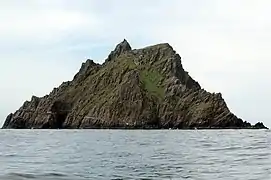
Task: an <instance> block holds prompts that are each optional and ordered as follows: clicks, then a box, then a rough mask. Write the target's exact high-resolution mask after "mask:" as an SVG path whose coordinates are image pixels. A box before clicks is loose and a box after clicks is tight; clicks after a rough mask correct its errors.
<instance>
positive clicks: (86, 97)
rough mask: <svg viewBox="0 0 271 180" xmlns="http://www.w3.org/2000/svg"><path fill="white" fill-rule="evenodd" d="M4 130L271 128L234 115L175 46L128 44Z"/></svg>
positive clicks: (89, 65) (30, 105) (24, 110)
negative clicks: (192, 71) (190, 69)
mask: <svg viewBox="0 0 271 180" xmlns="http://www.w3.org/2000/svg"><path fill="white" fill-rule="evenodd" d="M3 128H179V129H185V128H265V126H264V125H263V124H262V123H257V124H256V125H255V126H252V125H251V124H250V123H247V122H244V121H242V120H241V119H240V118H238V117H236V116H235V115H234V114H232V113H231V112H230V110H229V109H228V107H227V105H226V103H225V101H224V100H223V98H222V95H221V94H220V93H217V94H215V93H209V92H207V91H205V90H204V89H202V88H201V86H200V85H199V83H198V82H196V81H195V80H194V79H192V78H191V76H190V75H189V74H188V72H186V71H185V70H184V69H183V66H182V64H181V57H180V56H179V54H177V53H176V52H175V51H174V50H173V48H172V47H171V46H170V45H169V44H167V43H165V44H157V45H154V46H149V47H146V48H143V49H136V50H132V48H131V46H130V45H129V43H128V42H127V41H126V40H124V41H123V42H121V43H120V44H118V45H117V46H116V48H115V50H114V51H112V52H111V53H110V55H109V56H108V58H107V59H106V60H105V63H104V64H102V65H99V64H96V63H95V62H93V61H92V60H87V61H86V62H85V63H83V64H82V67H81V69H80V71H79V72H78V73H77V74H76V75H75V77H74V79H73V80H72V81H69V82H64V83H62V84H61V85H60V86H59V87H58V88H55V89H54V90H53V91H52V92H51V93H50V94H49V95H46V96H44V97H42V98H38V97H35V96H33V97H32V99H31V101H26V102H25V103H24V104H23V106H22V107H21V108H20V109H19V110H17V111H16V112H15V113H14V114H10V115H9V116H8V117H7V119H6V121H5V123H4V126H3Z"/></svg>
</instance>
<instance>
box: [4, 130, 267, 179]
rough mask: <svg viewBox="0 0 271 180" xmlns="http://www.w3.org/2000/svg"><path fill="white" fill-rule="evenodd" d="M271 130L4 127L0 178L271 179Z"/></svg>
mask: <svg viewBox="0 0 271 180" xmlns="http://www.w3.org/2000/svg"><path fill="white" fill-rule="evenodd" d="M270 135H271V131H270V130H35V129H33V130H0V180H28V179H29V180H35V179H37V180H85V179H93V180H111V179H112V180H113V179H114V180H117V179H119V180H121V179H124V180H126V179H127V180H130V179H131V180H132V179H141V180H152V179H153V180H160V179H165V180H167V179H168V180H173V179H174V180H177V179H191V180H271V136H270Z"/></svg>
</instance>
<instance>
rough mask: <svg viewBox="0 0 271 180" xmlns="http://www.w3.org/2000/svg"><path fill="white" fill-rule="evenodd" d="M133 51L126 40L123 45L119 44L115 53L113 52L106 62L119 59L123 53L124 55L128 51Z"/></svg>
mask: <svg viewBox="0 0 271 180" xmlns="http://www.w3.org/2000/svg"><path fill="white" fill-rule="evenodd" d="M131 50H132V48H131V46H130V44H129V43H128V41H127V40H126V39H124V40H123V41H122V42H121V43H119V44H117V46H116V47H115V49H114V51H111V53H110V54H109V56H108V58H107V59H106V60H105V62H107V61H111V60H112V59H114V58H116V57H118V56H119V55H121V54H122V53H124V52H126V51H131Z"/></svg>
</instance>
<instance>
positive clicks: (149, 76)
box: [140, 70, 164, 99]
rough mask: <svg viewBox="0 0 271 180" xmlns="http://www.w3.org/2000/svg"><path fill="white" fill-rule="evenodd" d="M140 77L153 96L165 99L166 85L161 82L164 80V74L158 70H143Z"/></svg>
mask: <svg viewBox="0 0 271 180" xmlns="http://www.w3.org/2000/svg"><path fill="white" fill-rule="evenodd" d="M140 79H141V82H142V83H143V86H144V88H145V89H146V90H147V91H148V92H149V93H151V94H152V95H153V96H155V97H157V98H159V99H163V98H164V87H163V86H162V85H161V84H160V82H162V81H163V79H164V78H163V76H162V75H161V74H160V73H159V72H158V71H156V70H150V71H148V70H143V71H141V73H140Z"/></svg>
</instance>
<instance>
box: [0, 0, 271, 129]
mask: <svg viewBox="0 0 271 180" xmlns="http://www.w3.org/2000/svg"><path fill="white" fill-rule="evenodd" d="M270 7H271V1H270V0H257V1H254V0H219V1H218V0H204V1H202V0H189V1H188V0H148V1H146V0H136V1H134V0H133V1H132V0H125V1H124V0H103V1H100V0H76V1H75V0H24V1H22V0H9V1H6V0H0V81H1V85H0V91H1V93H0V102H1V108H0V123H1V122H3V121H4V119H5V117H6V115H7V114H9V113H10V112H14V111H15V110H16V109H18V108H19V107H20V106H21V105H22V103H23V102H24V101H25V100H29V99H30V98H31V96H32V95H37V96H43V95H45V94H48V93H49V92H50V91H51V90H52V89H53V87H56V86H58V85H59V84H61V82H63V81H66V80H71V79H72V78H73V76H74V74H75V73H76V72H77V71H78V70H79V68H80V66H81V63H82V62H83V61H85V60H86V59H87V58H91V59H94V60H95V61H96V62H100V63H102V62H103V61H104V59H105V57H106V56H107V55H108V54H109V52H110V51H111V50H112V49H113V48H114V46H115V45H116V44H117V43H119V42H120V41H122V40H123V39H124V38H126V39H127V40H128V41H129V42H130V44H131V46H132V47H133V48H140V47H144V46H147V45H151V44H156V43H161V42H168V43H170V44H171V45H172V46H173V47H174V49H175V50H176V51H177V52H178V53H179V54H180V55H181V57H182V63H183V66H184V68H185V69H186V70H187V71H188V72H189V73H190V75H191V76H192V77H193V78H194V79H195V80H197V81H199V83H200V84H201V86H202V87H203V88H204V89H206V90H208V91H210V92H221V93H222V95H223V98H224V99H225V100H226V102H227V104H228V106H229V108H230V110H231V111H232V112H233V113H235V114H236V115H237V116H239V117H241V118H243V119H244V120H247V121H250V122H252V123H255V122H257V121H263V122H264V123H265V124H266V125H268V126H269V127H271V114H270V113H269V112H270V102H271V96H270V92H271V80H270V76H271V70H270V69H271V51H270V50H271V11H270Z"/></svg>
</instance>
